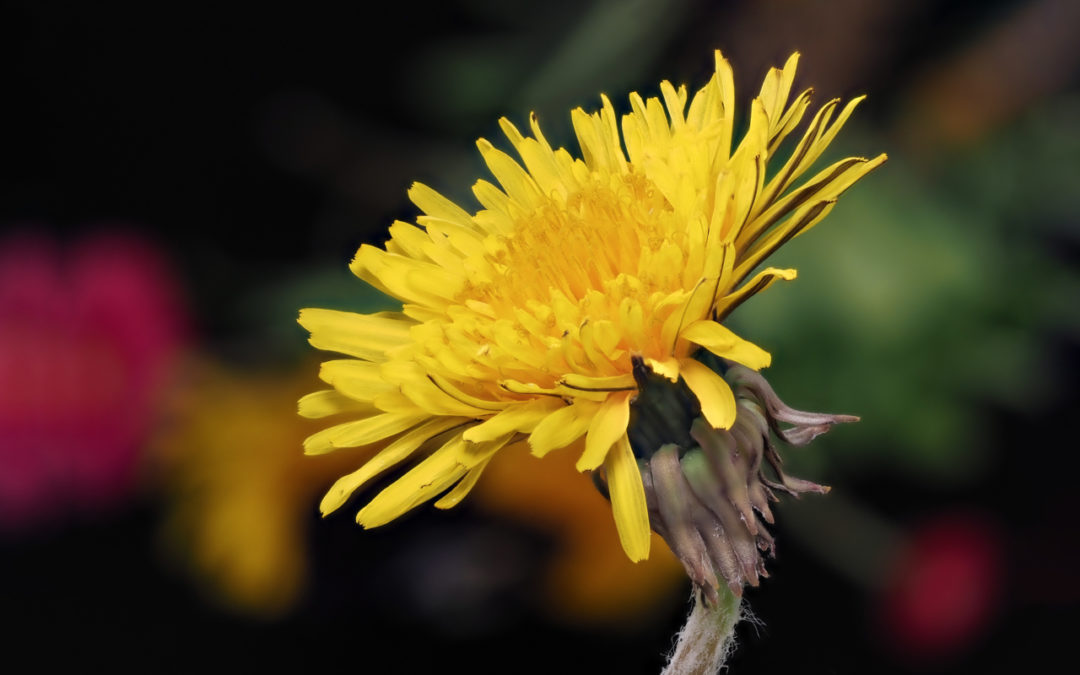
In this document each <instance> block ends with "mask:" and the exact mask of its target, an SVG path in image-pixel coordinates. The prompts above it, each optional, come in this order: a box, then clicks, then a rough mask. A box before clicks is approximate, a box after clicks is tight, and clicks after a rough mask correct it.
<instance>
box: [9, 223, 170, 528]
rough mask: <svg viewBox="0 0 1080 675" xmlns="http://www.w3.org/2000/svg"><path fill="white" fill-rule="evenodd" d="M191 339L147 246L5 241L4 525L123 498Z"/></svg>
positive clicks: (37, 238)
mask: <svg viewBox="0 0 1080 675" xmlns="http://www.w3.org/2000/svg"><path fill="white" fill-rule="evenodd" d="M186 332H187V321H186V314H185V310H184V306H183V303H182V302H181V300H180V293H179V288H178V285H177V282H176V280H175V279H174V277H173V275H172V273H171V271H170V266H169V265H168V264H167V262H166V259H165V257H164V255H163V254H162V253H160V252H159V251H158V250H156V249H155V248H154V246H152V245H151V244H150V243H148V242H145V241H143V240H141V239H138V238H135V237H132V236H128V235H122V234H118V233H102V234H97V235H94V236H91V237H88V238H86V239H84V240H82V241H80V242H77V243H74V244H72V245H70V246H65V245H62V244H61V243H59V242H57V241H54V240H52V239H51V238H49V237H47V236H45V235H41V234H29V233H26V234H15V235H8V236H6V237H4V238H0V529H13V528H18V527H25V526H29V525H31V524H34V523H40V522H43V521H45V520H47V519H48V518H50V517H55V516H58V515H59V514H61V513H63V512H65V511H85V510H88V509H93V508H95V507H102V506H106V505H108V504H111V503H115V502H116V501H118V500H119V499H121V498H122V497H123V496H124V495H126V494H128V493H129V492H130V490H131V488H132V487H133V482H134V479H135V478H136V476H137V467H138V460H139V455H140V447H141V445H142V441H143V440H144V438H145V436H146V435H147V433H148V431H149V430H150V427H151V425H152V423H153V421H154V417H155V412H156V409H157V406H158V402H159V399H160V394H161V391H162V388H163V386H164V383H165V380H166V378H167V377H168V373H169V371H170V366H171V364H172V362H173V360H174V357H175V355H176V354H177V352H178V350H179V348H180V346H181V345H182V344H183V342H184V336H185V334H186Z"/></svg>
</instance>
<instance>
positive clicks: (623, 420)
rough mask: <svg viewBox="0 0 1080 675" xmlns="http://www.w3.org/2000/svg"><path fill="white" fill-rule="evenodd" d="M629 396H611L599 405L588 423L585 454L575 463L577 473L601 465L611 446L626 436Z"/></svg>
mask: <svg viewBox="0 0 1080 675" xmlns="http://www.w3.org/2000/svg"><path fill="white" fill-rule="evenodd" d="M630 395H631V392H628V391H626V392H619V393H617V394H612V395H611V396H608V398H607V400H606V401H604V402H603V403H602V404H600V409H599V410H597V412H596V414H595V415H594V416H593V418H592V422H590V423H589V433H588V436H586V437H585V452H583V453H582V454H581V458H580V459H578V461H577V470H578V471H592V470H593V469H595V468H597V467H598V466H600V465H601V464H603V463H604V459H605V458H606V457H607V454H608V450H610V449H611V446H612V445H614V444H615V442H616V441H617V440H618V439H619V438H622V437H625V436H626V426H627V425H628V424H629V423H630Z"/></svg>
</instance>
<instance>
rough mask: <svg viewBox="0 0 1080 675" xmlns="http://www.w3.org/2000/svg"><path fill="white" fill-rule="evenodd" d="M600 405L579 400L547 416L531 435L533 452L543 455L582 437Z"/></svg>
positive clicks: (530, 441)
mask: <svg viewBox="0 0 1080 675" xmlns="http://www.w3.org/2000/svg"><path fill="white" fill-rule="evenodd" d="M599 407H600V406H599V404H598V403H594V402H593V401H584V400H577V401H575V402H574V403H573V404H572V405H568V406H565V407H563V408H561V409H559V410H556V411H555V412H553V413H551V414H550V415H548V416H547V417H545V418H544V419H543V421H541V422H540V423H539V424H537V425H536V428H535V429H533V432H532V434H530V435H529V446H530V447H531V448H532V453H533V454H534V455H536V456H537V457H543V456H544V455H546V454H548V453H549V452H551V451H552V450H558V449H559V448H565V447H566V446H568V445H570V444H571V443H573V442H574V441H576V440H577V439H579V438H581V437H582V435H584V433H585V432H586V431H588V429H589V423H590V422H592V418H593V415H595V414H596V411H597V409H598V408H599Z"/></svg>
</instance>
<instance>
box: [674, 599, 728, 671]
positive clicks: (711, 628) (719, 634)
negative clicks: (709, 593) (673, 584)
mask: <svg viewBox="0 0 1080 675" xmlns="http://www.w3.org/2000/svg"><path fill="white" fill-rule="evenodd" d="M717 591H718V592H719V593H720V602H718V603H717V604H716V606H715V607H710V606H709V605H708V604H707V603H706V602H705V601H704V599H703V598H702V597H701V593H700V592H699V591H695V592H694V607H693V609H692V610H690V616H689V617H687V619H686V625H685V626H683V628H682V630H681V631H679V640H678V642H677V643H676V644H675V651H674V652H673V653H672V655H671V660H670V661H668V664H667V667H666V668H664V671H663V672H662V673H661V674H660V675H715V674H716V673H718V672H719V671H720V668H721V667H723V665H724V662H726V661H727V657H728V655H729V654H730V653H731V650H732V647H733V645H734V634H735V624H736V623H738V622H739V618H740V616H741V610H740V608H739V605H740V603H741V602H742V598H740V597H737V596H736V595H735V594H734V593H732V592H731V590H730V589H729V588H728V587H727V586H725V585H723V584H721V585H720V588H718V589H717Z"/></svg>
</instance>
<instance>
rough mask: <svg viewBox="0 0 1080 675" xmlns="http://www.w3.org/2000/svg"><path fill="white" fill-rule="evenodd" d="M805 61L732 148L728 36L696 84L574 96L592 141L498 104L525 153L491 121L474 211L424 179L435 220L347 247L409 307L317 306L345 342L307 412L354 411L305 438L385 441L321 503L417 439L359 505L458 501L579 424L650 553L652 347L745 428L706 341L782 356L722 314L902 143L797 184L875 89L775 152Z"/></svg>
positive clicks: (629, 543)
mask: <svg viewBox="0 0 1080 675" xmlns="http://www.w3.org/2000/svg"><path fill="white" fill-rule="evenodd" d="M797 62H798V55H797V54H796V55H793V56H792V57H791V58H790V59H788V61H787V63H786V64H785V65H784V68H783V69H782V70H777V69H773V70H772V71H770V72H769V74H768V75H767V76H766V78H765V82H764V84H763V85H762V87H761V92H760V93H759V94H758V96H757V97H756V98H755V99H754V100H753V101H752V102H751V106H750V111H749V128H748V131H747V132H746V135H745V136H744V137H743V138H742V139H741V140H740V141H739V142H738V144H737V145H736V146H735V147H734V149H733V148H732V144H733V139H732V132H733V127H734V121H735V116H736V113H735V91H734V86H733V82H732V72H731V67H730V65H729V64H728V62H727V61H726V60H725V59H724V58H723V56H721V54H720V52H716V74H715V75H714V76H713V77H712V79H710V81H709V82H708V84H706V85H705V87H704V88H702V89H701V90H700V91H698V92H697V93H696V94H695V95H694V96H693V98H692V99H690V98H689V97H688V95H687V90H686V87H685V86H684V87H679V88H675V87H674V86H672V85H671V84H670V83H669V82H662V83H661V84H660V92H661V98H650V99H647V100H643V99H642V98H641V97H640V96H639V95H638V94H636V93H634V94H631V95H630V107H631V111H630V112H629V113H628V114H626V115H624V116H623V117H622V120H621V126H620V122H619V120H618V118H617V116H616V113H615V109H614V107H613V106H612V104H611V102H610V101H609V100H608V99H607V97H602V102H603V104H602V106H601V109H600V111H599V112H596V113H591V114H590V113H586V112H584V111H583V110H581V109H577V110H575V111H573V113H572V114H571V118H572V121H573V126H574V130H575V132H576V135H577V138H578V142H579V144H580V146H581V152H582V156H583V157H582V158H581V159H578V158H575V157H574V156H573V155H572V154H571V153H570V152H568V151H567V150H565V149H563V148H558V149H555V148H552V146H551V145H550V144H549V143H548V141H547V140H546V139H545V138H544V136H543V134H542V133H541V131H540V127H539V125H538V123H537V120H536V117H535V115H534V116H532V117H531V119H530V130H531V132H532V136H531V137H529V136H525V135H523V134H522V133H521V132H520V131H519V130H518V129H517V128H516V127H515V126H514V125H513V124H511V123H510V122H509V121H507V120H505V119H503V120H501V121H500V125H501V127H502V130H503V131H504V133H505V134H506V136H507V138H508V139H509V141H510V144H511V145H512V146H513V148H514V150H515V151H516V153H517V155H518V156H519V157H520V161H518V160H516V159H514V158H512V157H511V156H510V155H508V154H506V153H504V152H502V151H501V150H498V149H496V148H495V147H494V146H493V145H492V144H491V143H489V142H488V141H486V140H483V139H481V140H480V141H478V143H477V145H478V146H479V149H480V152H481V154H482V155H483V157H484V160H485V161H486V163H487V165H488V168H489V169H490V170H491V173H492V174H493V175H494V177H495V179H496V180H497V181H498V183H499V186H496V185H494V184H492V183H490V182H488V181H486V180H480V181H478V182H477V183H476V184H475V186H474V187H473V192H474V193H475V195H476V197H477V199H478V200H479V201H480V203H481V204H482V205H483V209H481V210H480V211H478V212H477V213H475V214H469V213H468V212H467V211H465V210H464V209H462V208H461V207H459V206H457V205H455V204H454V203H452V202H451V201H449V200H448V199H446V198H445V197H443V196H442V195H440V194H439V193H437V192H435V191H434V190H432V189H431V188H429V187H427V186H424V185H421V184H415V185H413V187H412V188H411V189H410V190H409V197H410V199H411V200H412V201H413V203H414V204H416V206H417V207H419V209H420V210H421V211H422V212H423V215H421V216H419V217H418V218H417V224H416V225H412V224H409V223H404V222H395V223H394V224H393V225H391V226H390V240H389V241H387V242H386V247H385V249H381V248H377V247H373V246H367V245H365V246H362V247H361V248H360V250H359V252H358V253H357V255H356V258H355V259H354V260H353V262H352V265H351V269H352V271H353V272H354V273H355V274H356V275H357V276H358V277H360V278H361V279H363V280H364V281H367V282H368V283H370V284H372V285H373V286H375V287H376V288H378V289H380V290H381V291H383V292H385V293H387V294H389V295H391V296H393V297H394V298H397V299H399V300H401V302H402V303H403V307H402V311H401V312H400V313H388V312H380V313H377V314H370V315H360V314H353V313H349V312H339V311H333V310H327V309H305V310H303V311H301V313H300V323H301V325H303V326H304V327H305V328H307V329H308V330H309V331H311V344H312V345H314V346H315V347H317V348H319V349H325V350H328V351H333V352H339V353H341V354H345V355H347V356H348V357H349V358H345V359H338V360H332V361H327V362H326V363H324V364H323V365H322V370H321V373H320V377H321V378H322V379H323V380H324V381H325V382H326V383H327V384H329V385H330V386H331V387H332V388H331V389H326V390H323V391H317V392H315V393H312V394H309V395H308V396H305V397H304V398H302V399H301V400H300V413H301V414H302V415H305V416H308V417H323V416H329V415H336V414H339V413H342V414H349V415H351V416H352V417H353V418H355V419H353V420H352V421H348V422H345V423H342V424H338V425H336V426H332V427H330V428H328V429H325V430H323V431H320V432H319V433H317V434H315V435H313V436H311V437H310V438H308V439H307V441H306V442H305V444H304V447H305V450H306V452H307V453H309V454H322V453H326V452H329V451H331V450H333V449H335V448H340V447H357V446H365V445H370V444H377V443H378V444H381V445H382V447H381V449H380V450H379V451H378V453H377V454H374V455H373V456H372V457H371V459H370V460H369V461H368V462H367V463H365V464H364V465H363V466H362V467H360V468H359V470H357V471H356V472H355V473H352V474H349V475H347V476H345V477H343V478H341V479H340V480H338V481H337V483H336V484H334V486H333V487H332V488H331V489H330V491H329V493H328V494H327V495H326V497H325V498H324V499H323V501H322V505H321V508H322V511H323V513H324V514H325V513H329V512H331V511H333V510H335V509H337V508H338V507H340V506H341V505H342V504H343V503H344V502H345V501H346V500H347V499H348V498H349V496H350V495H351V494H352V493H353V492H354V491H355V490H357V489H358V488H359V487H360V486H362V485H363V484H364V483H366V482H368V481H369V480H371V479H372V478H374V477H376V476H377V475H379V474H380V473H382V472H384V471H386V470H388V469H391V468H392V467H395V466H397V465H399V464H401V463H403V462H406V461H407V460H410V459H413V458H421V460H420V461H419V462H418V463H416V464H415V465H414V466H412V468H411V469H410V470H409V471H408V472H407V473H405V474H404V475H403V476H402V477H401V478H399V479H398V480H397V481H395V482H393V483H391V484H390V485H389V486H388V487H386V488H385V489H384V490H383V491H382V492H380V493H379V494H378V495H377V496H375V498H374V499H372V500H371V501H370V502H369V503H368V504H367V505H366V506H365V507H363V508H362V509H361V510H360V513H359V515H358V516H357V521H358V522H359V523H360V524H361V525H363V526H365V527H376V526H379V525H383V524H385V523H387V522H389V521H391V520H393V519H394V518H397V517H398V516H400V515H402V514H403V513H405V512H406V511H408V510H410V509H412V508H414V507H416V506H418V505H420V504H422V503H424V502H426V501H428V500H430V499H432V498H434V497H436V496H438V495H440V494H442V497H441V498H440V499H439V500H438V501H437V502H436V503H435V506H437V507H439V508H449V507H451V506H454V505H455V504H457V503H458V502H459V501H461V499H462V498H463V497H464V496H465V495H466V494H467V493H468V492H469V490H470V489H471V488H472V487H473V485H474V484H475V483H476V481H477V479H478V478H479V477H480V474H481V472H482V471H483V470H484V467H485V466H486V465H487V463H488V462H489V461H491V459H492V457H494V456H495V454H497V453H498V451H499V450H501V449H503V448H506V447H508V446H510V445H513V444H516V443H522V442H526V441H527V443H528V446H529V447H530V448H531V450H532V453H533V454H534V455H536V456H538V457H542V456H544V455H546V454H547V453H549V452H551V451H553V450H557V449H560V448H564V447H566V446H570V445H572V444H577V447H579V448H580V449H581V451H580V456H579V458H578V460H577V468H578V470H580V471H593V470H598V469H601V467H603V471H604V479H605V482H606V484H607V488H608V490H609V492H610V498H611V502H612V507H613V510H614V515H615V523H616V526H617V528H618V531H619V535H620V539H621V541H622V544H623V548H624V549H625V550H626V553H627V555H628V556H629V557H630V558H631V559H633V560H640V559H643V558H645V557H647V556H648V551H649V531H650V524H649V512H648V507H647V504H646V492H645V489H644V486H643V482H642V477H641V473H640V472H639V468H638V463H637V459H636V457H635V448H633V447H632V444H631V442H630V440H629V438H628V436H627V428H628V425H629V424H630V419H631V407H632V404H633V402H634V400H635V396H636V395H637V392H638V388H639V384H638V380H636V379H635V374H634V372H635V365H636V366H637V367H638V369H639V370H640V369H641V368H642V367H643V366H647V367H648V369H650V370H651V371H652V372H653V373H656V374H658V375H661V376H663V377H665V378H667V379H668V380H671V381H673V382H682V383H685V386H686V387H687V388H688V389H689V391H690V392H692V394H693V396H694V397H695V398H696V399H697V403H698V404H699V405H700V412H701V416H702V417H704V418H705V420H707V422H708V424H710V425H712V427H713V428H715V429H725V428H728V427H731V426H732V424H733V423H734V421H735V415H736V402H735V397H734V395H733V393H732V391H731V388H730V387H729V385H728V384H727V383H726V382H725V381H724V379H723V378H722V377H721V376H720V375H718V374H717V373H716V372H714V371H713V370H712V369H710V368H709V367H707V366H706V365H704V364H703V363H702V362H701V361H700V360H698V359H696V358H694V355H695V353H696V352H698V351H699V350H701V349H705V350H708V351H709V352H712V353H713V354H715V355H717V356H719V357H722V358H723V359H727V360H729V361H731V362H735V363H739V364H743V365H744V366H747V367H749V368H752V369H755V370H756V369H759V368H762V367H765V366H767V365H769V359H770V357H769V354H768V353H766V352H765V351H763V350H762V349H761V348H759V347H757V346H756V345H754V344H751V343H750V342H747V341H745V340H743V339H742V338H740V337H738V336H736V335H735V334H734V333H732V332H731V331H730V330H728V329H727V328H726V327H724V326H723V325H722V324H721V321H722V320H723V318H724V317H726V316H727V315H728V314H729V313H730V312H731V311H732V310H733V309H735V308H736V307H737V306H738V305H739V304H741V303H742V302H743V301H745V300H746V299H747V298H748V297H750V296H751V295H753V294H755V293H757V292H759V291H762V290H764V289H765V288H767V287H768V286H769V285H771V284H772V283H773V282H774V281H776V280H777V279H785V280H790V279H793V278H795V270H791V269H775V268H771V267H770V268H765V269H762V270H761V271H759V272H757V273H756V274H755V275H754V276H750V275H751V273H753V272H754V271H755V270H756V269H757V268H758V267H759V265H760V264H761V263H762V262H763V261H764V260H765V259H766V258H767V257H768V256H769V255H770V254H771V253H772V252H773V251H775V250H776V249H777V248H779V247H780V246H781V245H782V244H783V243H784V242H786V241H788V240H789V239H791V238H792V237H794V236H797V235H799V234H801V233H803V232H805V231H807V230H809V229H810V228H811V227H813V226H814V225H815V224H816V223H817V222H818V221H820V220H821V219H822V218H823V217H825V215H826V214H828V212H829V211H830V210H831V209H832V207H833V205H834V204H835V202H836V199H837V197H839V195H840V194H841V193H842V192H843V191H844V190H846V189H847V188H848V187H849V186H851V185H852V184H853V183H854V182H855V181H857V180H858V179H859V178H861V177H862V176H864V175H866V174H867V173H868V172H869V171H871V170H872V169H874V168H875V167H877V166H878V165H880V164H881V163H882V162H883V161H884V160H885V155H881V156H879V157H876V158H874V159H869V160H868V159H865V158H861V157H850V158H847V159H844V160H841V161H839V162H836V163H835V164H832V165H830V166H828V167H827V168H825V169H823V170H822V171H820V172H819V173H817V174H816V175H814V176H813V177H812V178H811V179H809V180H807V181H804V182H802V183H800V184H798V185H796V182H797V180H798V179H799V178H800V177H801V176H802V175H803V174H804V172H806V171H807V170H808V169H809V168H810V167H811V166H812V165H813V164H814V163H815V162H816V160H817V159H818V158H819V157H820V155H821V154H822V152H823V151H824V150H825V148H826V147H827V146H828V145H829V143H830V142H831V141H832V140H833V138H834V137H835V136H836V134H837V132H839V130H840V128H841V126H843V124H844V122H845V121H846V120H847V119H848V117H849V116H850V115H851V113H852V111H853V110H854V108H855V106H856V105H857V104H858V103H859V101H860V100H861V98H858V99H855V100H853V101H851V102H849V103H848V104H847V105H845V106H843V107H840V102H839V100H832V101H829V102H828V103H826V104H825V105H824V106H823V107H822V108H821V109H820V110H819V111H818V112H817V114H816V115H814V117H813V119H812V120H811V122H810V124H809V126H808V127H807V129H806V131H805V132H804V133H803V135H802V138H801V139H800V140H799V142H798V144H797V145H795V147H794V148H793V149H792V151H791V152H790V155H789V156H788V158H787V159H786V160H785V161H784V162H783V163H782V164H779V163H774V165H773V166H769V160H771V159H772V157H773V155H774V154H775V153H776V152H777V149H778V147H779V146H780V144H781V143H782V142H783V141H784V139H785V138H786V137H787V136H788V135H789V134H790V133H791V132H792V131H793V130H794V129H795V128H796V126H798V125H799V123H800V121H801V120H802V118H803V116H804V114H805V113H806V111H807V108H808V106H809V102H810V91H805V92H803V93H802V94H800V95H799V96H797V97H796V98H795V99H794V101H792V102H790V103H789V97H790V93H791V86H792V82H793V80H794V77H795V68H796V64H797ZM688 104H689V105H688ZM620 129H621V134H620ZM500 186H501V187H500ZM582 438H584V443H583V444H579V443H578V441H579V440H580V439H582ZM639 454H640V452H639ZM444 492H445V494H443V493H444Z"/></svg>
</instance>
